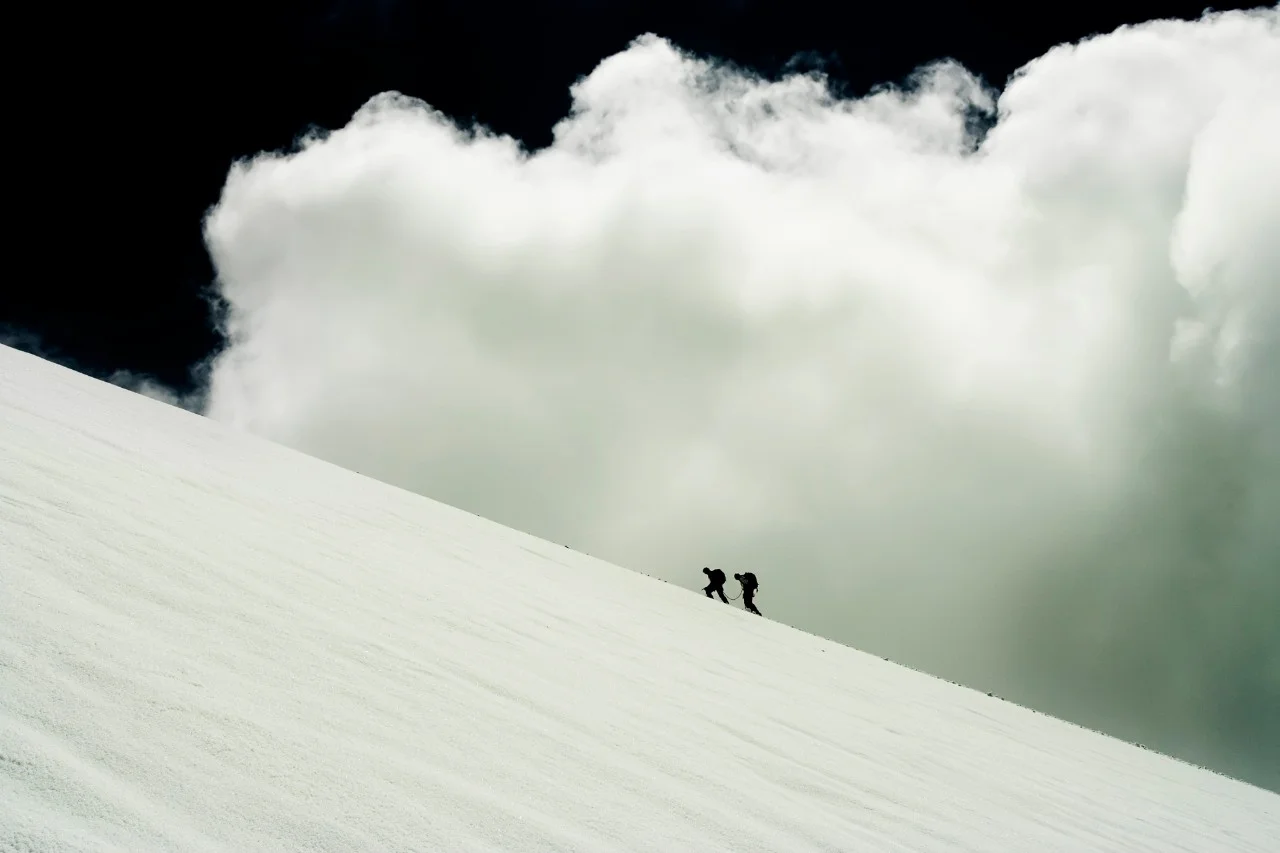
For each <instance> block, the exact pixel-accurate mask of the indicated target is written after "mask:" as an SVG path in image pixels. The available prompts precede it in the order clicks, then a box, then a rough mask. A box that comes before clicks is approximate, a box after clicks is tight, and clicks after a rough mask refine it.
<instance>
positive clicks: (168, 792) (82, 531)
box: [0, 347, 1280, 853]
mask: <svg viewBox="0 0 1280 853" xmlns="http://www.w3.org/2000/svg"><path fill="white" fill-rule="evenodd" d="M0 451H2V452H0V548H2V550H0V850H4V851H13V850H41V851H60V850H95V851H96V850H128V851H162V850H182V851H202V850H225V851H248V850H254V851H271V850H289V851H300V850H309V851H322V850H333V851H353V850H369V851H402V850H403V851H407V850H421V851H457V853H463V851H517V852H518V853H523V851H570V850H572V851H592V853H604V851H620V850H628V851H662V853H670V851H719V850H723V851H737V853H751V852H752V851H787V853H796V851H841V853H851V851H859V853H861V851H868V853H870V851H948V853H958V852H959V851H995V850H999V851H1016V852H1017V853H1025V852H1026V851H1037V853H1047V851H1070V853H1080V851H1113V850H1114V851H1121V850H1123V851H1153V852H1154V851H1159V853H1174V851H1236V853H1246V851H1267V853H1274V851H1275V849H1276V847H1275V844H1276V840H1277V839H1278V838H1280V796H1277V795H1275V794H1271V793H1269V792H1266V791H1263V790H1261V789H1259V788H1255V787H1252V786H1249V785H1246V784H1244V783H1241V782H1237V781H1234V780H1231V779H1228V778H1225V777H1223V776H1219V775H1216V774H1213V773H1210V772H1208V771H1206V770H1202V769H1199V768H1196V767H1193V766H1190V765H1187V764H1183V763H1180V762H1177V761H1174V760H1172V759H1169V758H1166V757H1164V756H1161V755H1158V754H1156V753H1154V752H1150V751H1148V750H1144V749H1141V748H1139V747H1137V746H1133V745H1129V744H1125V743H1122V742H1120V741H1117V740H1114V739H1111V738H1107V737H1104V736H1102V735H1099V734H1096V733H1093V732H1090V731H1087V730H1084V729H1081V728H1078V727H1075V726H1071V725H1068V724H1066V723H1063V722H1061V721H1058V720H1055V719H1052V718H1050V717H1047V716H1044V715H1040V714H1036V713H1033V712H1031V711H1028V710H1025V709H1022V708H1019V707H1016V706H1014V705H1012V704H1009V703H1005V702H1003V701H1001V700H1000V699H999V698H994V697H988V696H986V695H984V694H981V693H978V692H975V691H971V690H967V689H964V688H962V687H959V686H956V685H953V684H950V683H948V682H945V681H942V680H939V679H934V678H931V677H929V676H927V675H924V674H921V673H917V672H914V671H912V670H909V669H906V668H904V667H900V666H897V665H895V664H893V663H890V662H886V661H883V660H880V659H879V658H876V657H873V656H869V655H866V654H863V653H860V652H858V651H855V650H852V649H849V648H846V647H843V646H839V645H836V644H834V643H831V642H828V641H825V640H822V639H820V638H818V637H814V636H811V635H808V634H805V633H802V632H800V631H796V630H794V629H792V628H789V627H787V626H785V625H782V624H779V623H777V622H774V621H772V620H770V619H768V618H767V614H768V579H767V577H766V578H762V580H763V582H764V583H763V587H762V597H761V599H760V604H761V608H762V609H763V610H764V611H765V613H766V618H760V617H757V616H754V615H751V614H749V613H746V612H744V611H742V610H741V609H740V603H735V604H734V605H731V606H726V605H725V604H723V603H721V602H719V601H709V600H707V599H706V598H705V597H703V596H702V594H701V593H700V592H690V591H689V590H687V589H682V588H679V587H677V586H674V585H670V584H666V583H662V582H660V581H657V580H654V579H651V578H648V577H645V576H643V575H640V574H638V573H635V572H629V571H626V570H624V569H620V568H617V567H614V566H611V565H609V564H606V563H603V562H601V561H599V560H596V559H593V558H591V557H589V556H586V555H582V554H578V553H574V552H572V551H570V550H569V549H566V548H564V547H561V546H559V545H556V544H553V543H549V542H545V541H542V540H539V539H536V538H533V537H531V536H528V535H526V534H523V533H520V532H518V531H515V530H511V529H509V528H505V527H502V526H499V525H497V524H494V523H492V522H490V521H487V520H484V519H482V518H478V517H476V516H473V515H469V514H467V513H464V512H461V511H459V510H456V509H453V508H451V507H448V506H445V505H442V504H440V503H437V502H434V501H431V500H428V499H426V498H424V497H421V496H418V495H414V494H411V493H409V492H405V491H402V490H399V489H396V488H393V487H391V486H388V485H385V484H383V483H379V482H377V481H374V480H372V479H369V478H366V477H362V476H360V475H359V474H357V473H353V472H350V471H346V470H343V469H341V468H338V467H335V466H333V465H330V464H327V463H324V462H321V461H318V460H316V459H313V458H311V457H307V456H304V455H302V454H299V453H296V452H294V451H290V450H288V449H285V448H282V447H279V446H277V445H274V444H271V443H269V442H265V441H262V440H259V439H255V438H252V437H249V436H246V435H242V434H238V433H236V432H233V431H230V430H228V429H227V428H225V427H223V426H220V425H218V424H216V423H213V422H211V421H209V420H207V419H204V418H201V417H199V416H197V415H195V414H192V413H190V412H186V411H182V410H180V409H177V408H174V407H171V406H166V405H164V404H162V403H159V402H157V401H155V400H151V399H148V398H146V397H143V396H141V395H138V394H134V393H131V392H128V391H125V390H123V389H120V388H117V387H114V386H112V385H109V384H106V383H103V382H98V381H95V380H92V379H89V378H87V377H85V376H82V375H79V374H76V373H73V372H71V371H69V370H66V369H64V368H61V367H58V366H55V365H53V364H51V363H48V362H45V361H42V360H40V359H38V358H35V357H33V356H29V355H26V354H23V353H19V352H17V351H15V350H12V349H8V348H4V347H0ZM551 499H553V496H548V500H551ZM693 563H694V564H691V566H690V576H691V579H692V580H691V583H697V582H698V581H699V580H700V579H701V577H702V576H701V574H700V573H699V572H700V569H701V565H700V564H697V561H696V559H695V560H694V561H693ZM729 573H730V574H732V570H731V569H730V570H729Z"/></svg>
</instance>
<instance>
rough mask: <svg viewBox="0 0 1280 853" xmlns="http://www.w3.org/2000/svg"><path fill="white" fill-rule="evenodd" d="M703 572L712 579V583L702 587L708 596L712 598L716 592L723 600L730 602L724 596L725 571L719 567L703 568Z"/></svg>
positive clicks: (726, 602)
mask: <svg viewBox="0 0 1280 853" xmlns="http://www.w3.org/2000/svg"><path fill="white" fill-rule="evenodd" d="M702 573H703V574H704V575H706V576H707V578H708V579H709V580H710V581H711V583H709V584H707V585H706V586H704V587H703V588H702V591H703V592H705V593H706V594H707V598H710V597H711V593H713V592H714V593H715V594H717V595H719V596H720V600H721V601H723V602H724V603H725V604H728V603H729V599H727V598H725V597H724V572H722V571H720V570H719V569H703V570H702Z"/></svg>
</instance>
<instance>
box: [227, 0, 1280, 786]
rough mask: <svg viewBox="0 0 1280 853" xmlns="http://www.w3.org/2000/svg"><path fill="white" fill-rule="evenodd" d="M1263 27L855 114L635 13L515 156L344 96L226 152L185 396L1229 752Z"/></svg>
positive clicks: (1000, 678) (1267, 128)
mask: <svg viewBox="0 0 1280 853" xmlns="http://www.w3.org/2000/svg"><path fill="white" fill-rule="evenodd" d="M1278 20H1280V16H1278V15H1277V12H1276V10H1274V9H1271V10H1266V11H1261V12H1255V13H1253V14H1241V13H1230V14H1222V15H1210V16H1206V18H1205V19H1203V20H1202V21H1199V22H1192V23H1183V22H1167V21H1161V22H1154V23H1150V24H1146V25H1143V26H1140V27H1132V28H1126V29H1123V30H1120V31H1117V32H1115V33H1112V34H1110V35H1106V36H1103V37H1099V38H1096V39H1092V40H1090V41H1087V42H1085V43H1082V44H1079V45H1066V46H1062V47H1059V48H1057V49H1055V50H1053V51H1051V52H1050V53H1049V54H1047V55H1046V56H1044V57H1041V58H1040V59H1038V60H1036V61H1035V62H1033V63H1031V64H1029V65H1028V66H1027V67H1026V68H1024V69H1023V70H1022V72H1021V73H1020V74H1019V75H1018V76H1017V77H1016V78H1015V79H1014V80H1013V81H1011V82H1010V83H1009V85H1008V86H1007V87H1006V88H1005V89H1004V91H1003V92H1000V93H995V92H990V91H987V90H985V89H984V88H983V87H982V86H980V85H979V83H978V81H976V80H975V79H974V78H973V77H972V76H971V75H970V74H969V73H968V72H966V71H965V69H963V68H960V67H958V66H956V65H954V64H949V63H944V64H941V65H938V66H935V67H934V68H932V69H929V70H928V71H927V72H926V73H924V74H923V75H922V76H921V78H920V81H919V86H918V87H917V88H915V89H913V90H911V91H909V92H903V91H898V90H885V91H881V92H878V93H875V94H873V95H871V96H868V97H866V98H863V99H861V100H839V99H837V98H835V97H833V96H832V95H831V94H830V93H829V92H828V91H827V89H826V88H825V87H824V85H823V84H822V82H821V81H820V80H816V79H813V78H806V77H792V78H787V79H784V80H780V81H766V80H759V79H754V78H750V77H746V76H743V75H742V74H740V73H739V72H736V71H732V70H728V69H725V68H723V67H721V66H719V65H717V64H716V63H714V62H710V61H707V60H703V59H698V58H695V57H691V56H688V55H686V54H683V53H682V52H680V51H679V50H678V48H676V47H675V46H672V45H670V44H668V43H666V42H664V41H662V40H660V39H656V38H652V37H646V38H643V39H639V40H637V41H636V42H635V43H634V44H633V45H632V46H631V47H630V48H629V49H628V50H626V51H624V52H623V53H620V54H618V55H616V56H612V57H610V58H608V59H607V60H605V61H604V62H602V63H601V64H600V65H599V66H598V67H597V68H596V69H595V70H594V71H593V72H592V73H591V74H590V75H588V76H587V77H586V78H584V79H583V80H581V81H580V82H579V83H578V85H577V86H576V87H575V88H574V91H573V96H574V107H573V112H572V114H571V115H570V116H568V117H567V118H565V119H564V120H563V121H562V122H561V123H560V124H559V125H558V126H557V128H556V134H555V139H556V141H555V143H554V144H553V145H552V146H551V147H550V148H548V149H545V150H541V151H538V152H534V153H529V152H526V151H524V150H522V148H521V147H520V146H519V145H518V144H517V143H516V142H514V141H513V140H510V139H507V138H501V137H494V136H492V135H488V134H485V133H483V132H480V133H477V134H472V133H470V132H468V131H462V130H459V129H458V128H457V127H455V126H454V125H453V124H452V123H451V122H450V121H449V119H448V118H447V117H446V116H443V115H440V114H438V113H436V112H434V111H433V110H432V109H431V108H430V107H428V106H427V105H425V104H423V103H421V102H418V101H414V100H412V99H409V98H405V97H401V96H396V95H390V94H389V95H385V96H381V97H378V98H375V99H373V100H372V101H371V102H370V103H369V104H368V105H367V106H366V107H365V108H364V109H363V110H362V111H361V112H360V113H359V114H358V115H357V116H355V117H354V119H353V120H352V122H351V123H350V124H349V125H348V126H347V127H345V128H342V129H340V130H338V131H335V132H333V133H331V134H328V135H326V136H324V137H322V138H317V139H312V140H310V141H309V142H308V143H307V144H306V145H305V146H303V147H302V149H301V150H300V151H298V152H294V153H291V154H288V155H262V156H259V157H256V158H254V159H252V160H250V161H247V162H245V163H243V164H240V165H238V166H237V167H236V168H235V169H233V171H232V173H231V175H230V176H229V178H228V181H227V185H226V188H225V191H224V194H223V197H222V199H221V200H220V202H219V204H218V206H217V207H216V209H215V210H214V211H212V213H211V216H210V219H209V221H208V242H209V246H210V250H211V252H212V255H213V257H214V260H215V263H216V265H217V269H218V273H219V279H220V288H221V292H222V295H223V296H224V297H225V299H226V300H227V301H228V303H229V305H230V313H229V316H228V321H227V322H228V326H227V331H228V334H229V337H230V342H231V343H230V346H229V348H228V350H227V351H226V352H225V353H224V354H223V355H222V357H221V358H220V359H219V360H218V362H217V363H216V364H215V365H214V369H213V372H212V377H211V386H210V396H209V405H208V413H209V414H210V415H211V416H212V417H214V418H216V419H219V420H221V421H224V422H227V423H230V424H233V425H235V426H237V427H240V428H243V429H247V430H251V431H253V432H256V433H259V434H261V435H264V436H267V437H270V438H272V439H275V440H278V441H281V442H283V443H285V444H288V445H291V446H294V447H297V448H299V449H301V450H304V451H306V452H310V453H314V454H316V455H318V456H321V457H323V458H326V459H329V460H332V461H334V462H336V463H338V464H342V465H345V466H348V467H350V468H354V469H356V470H360V471H362V472H364V473H367V474H371V475H374V476H377V477H379V478H381V479H385V480H387V481H390V482H393V483H397V484H399V485H402V486H405V487H407V488H410V489H413V490H415V491H418V492H421V493H423V494H425V495H428V496H430V497H433V498H437V499H440V500H443V501H446V502H448V503H452V504H455V505H458V506H461V507H464V508H466V509H469V510H471V511H474V512H477V513H479V514H482V515H485V516H488V517H491V518H494V519H496V520H498V521H501V522H504V523H507V524H511V525H513V526H516V527H519V528H522V529H525V530H528V531H530V532H532V533H535V534H537V535H540V536H545V537H547V538H549V539H552V540H554V541H557V542H562V543H565V544H568V545H571V546H572V547H575V548H580V549H582V550H586V551H588V552H591V553H595V554H597V555H599V556H603V557H606V558H608V559H611V560H613V561H616V562H620V563H622V564H624V565H628V566H631V567H633V568H636V569H638V570H641V571H645V572H648V573H650V574H654V575H657V576H660V577H664V578H667V579H669V580H672V581H675V582H679V583H684V584H687V585H689V586H691V587H692V586H694V585H700V582H701V574H700V573H699V570H700V568H701V567H702V566H703V565H716V564H718V565H721V566H723V567H724V568H726V569H728V570H730V573H732V571H736V570H740V569H751V570H753V571H755V572H757V574H759V575H760V576H761V579H762V584H763V586H762V590H761V593H762V595H761V599H760V605H761V607H762V609H763V610H764V611H765V613H766V614H767V615H769V616H773V617H776V618H779V619H782V620H784V621H787V622H790V623H791V624H795V625H797V626H799V627H802V628H806V629H808V630H812V631H815V632H818V633H822V634H825V635H828V636H831V637H834V638H836V639H839V640H842V641H846V642H850V643H853V644H855V645H858V646H860V647H862V648H866V649H869V650H874V651H878V652H881V653H883V654H887V655H891V656H894V657H896V658H897V659H900V660H903V661H905V662H908V663H911V664H914V665H918V666H921V667H923V668H927V669H931V670H932V671H935V672H939V673H942V674H946V675H950V676H953V677H957V678H961V679H964V680H966V681H968V682H969V683H972V684H974V685H975V686H980V687H983V688H995V689H998V690H1001V691H1004V692H1005V693H1006V694H1008V695H1011V696H1015V697H1021V698H1026V699H1030V700H1034V701H1037V702H1040V703H1042V704H1046V705H1048V706H1050V707H1051V708H1053V709H1054V710H1055V711H1058V712H1059V713H1069V714H1071V715H1074V716H1075V717H1076V718H1077V719H1081V720H1083V721H1084V722H1086V723H1094V724H1097V723H1099V722H1102V723H1105V724H1106V725H1108V726H1110V727H1111V728H1112V729H1113V730H1115V731H1118V732H1120V733H1121V734H1129V735H1133V734H1137V735H1139V736H1142V737H1149V738H1150V740H1151V742H1152V743H1155V744H1157V745H1160V746H1163V747H1164V748H1166V749H1177V750H1180V751H1182V752H1183V753H1184V754H1187V755H1191V756H1193V757H1200V758H1205V757H1206V756H1208V757H1209V758H1213V759H1214V760H1220V761H1222V762H1225V763H1226V765H1228V769H1231V770H1234V771H1236V772H1246V773H1250V772H1251V773H1254V774H1255V776H1256V775H1257V774H1258V773H1263V772H1264V771H1262V770H1259V769H1258V767H1260V766H1265V765H1255V764H1250V761H1251V760H1269V759H1268V758H1267V757H1266V756H1263V757H1262V758H1258V752H1257V750H1256V749H1253V750H1252V754H1253V756H1254V758H1253V759H1250V758H1249V757H1248V754H1249V752H1250V750H1243V751H1242V750H1241V748H1240V745H1239V744H1238V743H1234V742H1232V738H1233V737H1253V736H1255V735H1256V734H1257V732H1258V731H1260V729H1259V727H1262V726H1267V725H1269V726H1270V727H1271V728H1270V730H1269V731H1270V732H1271V733H1273V734H1274V733H1276V731H1275V727H1276V725H1277V723H1276V721H1275V720H1274V719H1272V720H1271V721H1270V722H1269V723H1268V722H1266V721H1265V718H1266V716H1267V714H1266V710H1265V709H1266V705H1265V704H1264V700H1266V699H1267V698H1268V695H1269V694H1268V693H1267V691H1269V690H1270V691H1275V690H1276V689H1277V688H1276V686H1275V685H1276V683H1277V682H1276V681H1273V680H1271V679H1273V678H1275V669H1273V667H1276V666H1277V665H1278V664H1277V661H1280V629H1277V628H1276V627H1275V624H1274V617H1273V616H1270V617H1268V616H1265V615H1264V614H1266V613H1267V612H1270V613H1272V614H1274V612H1280V608H1275V609H1272V610H1270V611H1267V610H1265V609H1264V608H1266V607H1269V606H1270V605H1271V604H1272V603H1280V569H1277V566H1280V559H1272V558H1273V557H1275V555H1277V554H1280V544H1278V543H1276V542H1275V538H1274V534H1272V533H1271V532H1270V531H1271V530H1273V529H1274V527H1275V525H1274V520H1273V519H1274V518H1275V517H1280V490H1278V489H1277V488H1276V483H1277V482H1280V462H1278V461H1277V455H1276V447H1277V441H1276V436H1277V435H1280V417H1270V415H1272V414H1277V413H1280V404H1278V403H1277V391H1276V388H1277V384H1278V383H1277V381H1276V379H1275V376H1276V374H1275V373H1274V372H1273V369H1274V367H1276V366H1280V356H1278V355H1277V347H1278V346H1280V312H1277V310H1276V305H1277V299H1278V297H1280V262H1278V260H1277V256H1276V246H1277V241H1276V239H1275V235H1277V234H1280V210H1278V209H1277V201H1276V200H1277V198H1280V154H1277V153H1276V148H1275V146H1274V145H1273V144H1272V143H1273V140H1274V139H1276V138H1280V121H1278V120H1277V115H1276V113H1277V109H1276V102H1277V98H1276V96H1275V94H1274V93H1275V92H1277V91H1280V86H1276V85H1271V83H1272V82H1273V81H1275V80H1276V79H1277V77H1276V75H1277V74H1278V73H1280V35H1278V28H1280V23H1278ZM514 84H515V83H513V85H514ZM992 109H995V110H996V113H995V118H997V119H998V120H997V121H996V123H995V125H994V127H993V128H991V130H990V132H989V134H988V135H987V137H986V138H985V140H982V144H981V145H980V146H979V147H977V149H976V151H975V150H974V147H975V143H976V142H977V140H975V139H974V138H972V137H971V136H970V135H969V133H968V132H967V130H966V129H967V128H969V127H970V126H971V124H970V122H968V121H967V119H968V118H970V117H971V116H972V114H973V113H975V112H978V113H981V112H982V111H984V110H988V111H990V110H992ZM1273 510H1274V511H1273ZM1268 549H1270V550H1268ZM1138 628H1142V629H1143V630H1142V631H1139V630H1138ZM1144 632H1146V633H1144ZM1135 673H1140V674H1141V676H1142V678H1137V677H1136V676H1135ZM1143 679H1146V680H1145V681H1144V680H1143ZM1139 682H1141V683H1139ZM1148 682H1149V683H1148ZM1185 684H1194V685H1195V689H1194V690H1187V691H1184V690H1183V687H1182V685H1185ZM1227 694H1230V695H1229V696H1228V695H1227ZM1270 695H1274V692H1273V693H1272V694H1270ZM1156 702H1161V703H1164V707H1163V708H1157V707H1155V705H1154V703H1156ZM1231 703H1234V704H1231ZM1272 707H1273V708H1274V706H1272ZM1272 716H1274V715H1272ZM1170 721H1172V722H1170ZM1233 731H1234V732H1235V734H1232V732H1233ZM1272 742H1273V743H1276V742H1280V737H1277V738H1276V739H1274V740H1273V741H1272ZM1274 766H1280V762H1277V763H1276V764H1275V765H1274Z"/></svg>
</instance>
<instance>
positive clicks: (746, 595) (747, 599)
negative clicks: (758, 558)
mask: <svg viewBox="0 0 1280 853" xmlns="http://www.w3.org/2000/svg"><path fill="white" fill-rule="evenodd" d="M733 579H734V580H736V581H737V582H738V583H740V584H742V604H743V606H744V607H746V608H747V609H748V610H750V611H751V612H752V613H754V614H756V615H757V616H759V615H761V614H760V611H759V610H757V609H756V606H755V604H754V603H752V601H751V599H753V598H755V594H756V590H757V589H759V588H760V581H758V580H756V576H755V575H754V574H752V573H751V572H744V573H743V574H740V575H739V574H735V575H734V576H733Z"/></svg>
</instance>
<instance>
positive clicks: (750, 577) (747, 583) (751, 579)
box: [742, 572, 760, 592]
mask: <svg viewBox="0 0 1280 853" xmlns="http://www.w3.org/2000/svg"><path fill="white" fill-rule="evenodd" d="M742 585H743V586H744V587H746V588H747V589H749V590H752V591H753V592H754V591H755V590H757V589H759V588H760V581H758V580H756V576H755V574H754V573H752V572H743V573H742Z"/></svg>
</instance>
